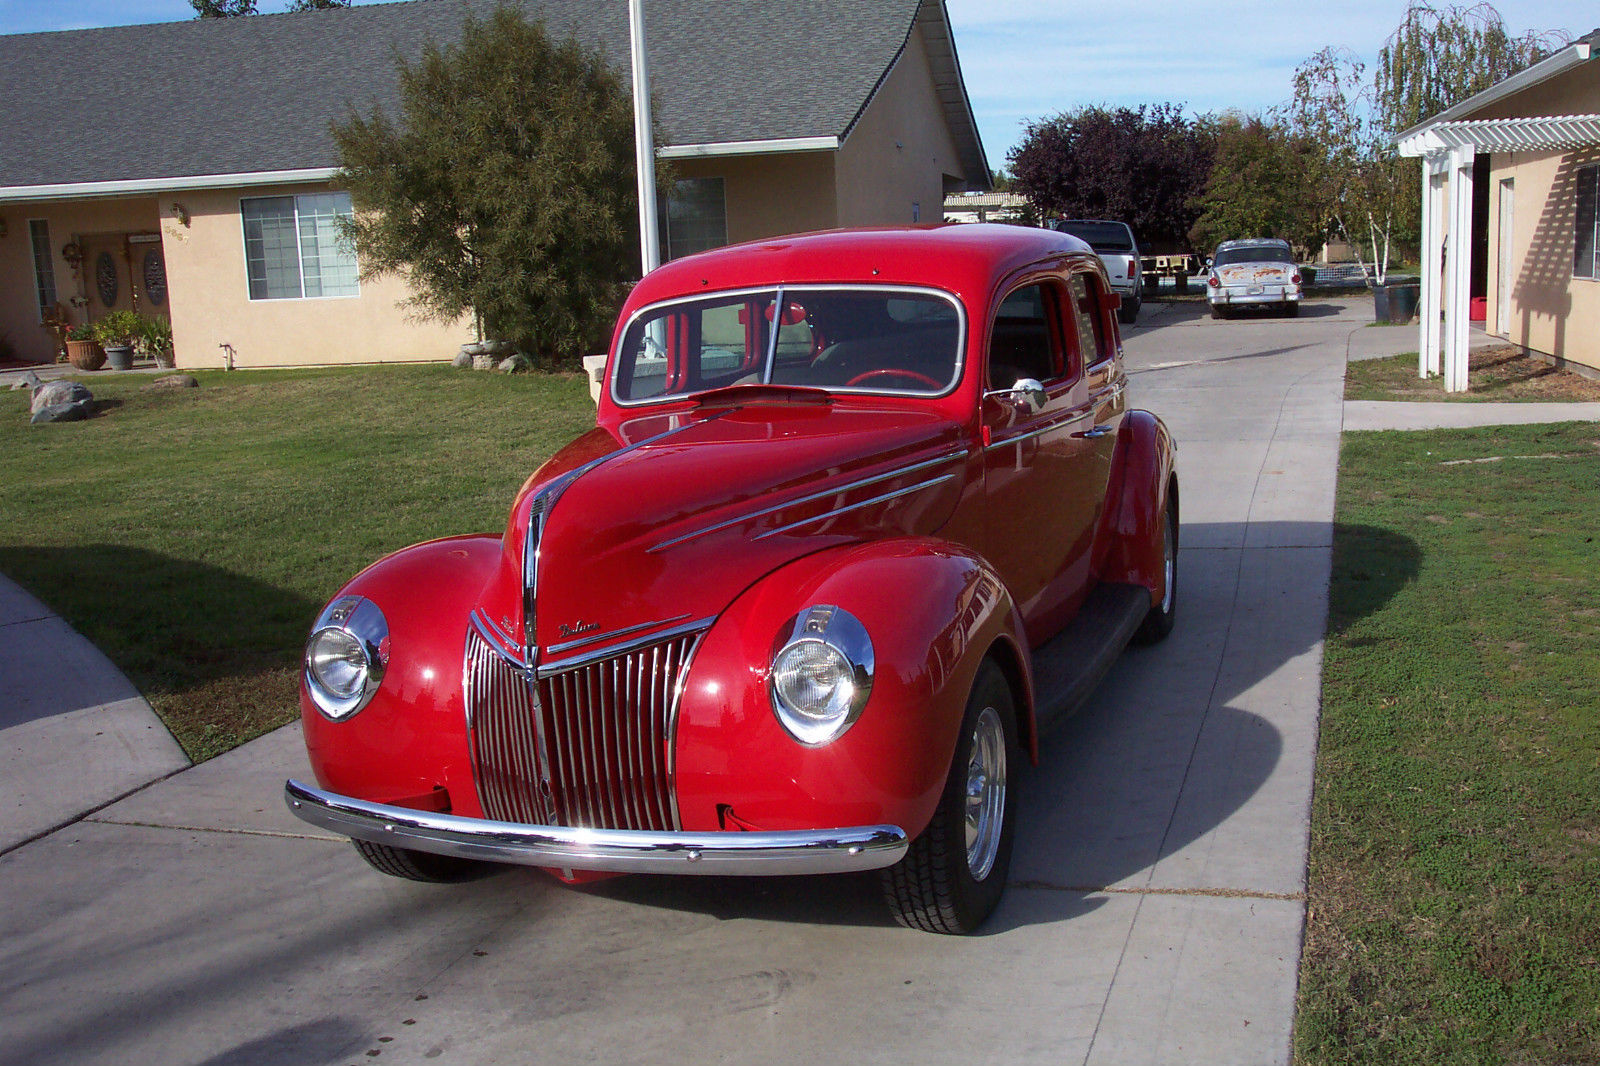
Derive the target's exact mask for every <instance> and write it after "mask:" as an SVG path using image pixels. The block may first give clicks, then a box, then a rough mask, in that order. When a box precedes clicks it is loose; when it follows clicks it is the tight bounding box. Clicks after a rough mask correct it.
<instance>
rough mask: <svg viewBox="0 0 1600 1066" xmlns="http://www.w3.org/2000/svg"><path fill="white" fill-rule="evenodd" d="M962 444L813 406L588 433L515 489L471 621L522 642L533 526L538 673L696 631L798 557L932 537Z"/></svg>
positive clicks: (905, 418) (945, 508)
mask: <svg viewBox="0 0 1600 1066" xmlns="http://www.w3.org/2000/svg"><path fill="white" fill-rule="evenodd" d="M963 440H964V435H963V433H962V431H961V427H960V426H959V425H958V424H956V423H954V422H952V421H950V420H949V419H948V418H946V417H943V416H941V415H938V414H936V413H931V412H918V411H910V412H908V411H905V410H888V409H869V408H861V407H845V406H834V405H832V404H825V403H824V404H786V403H781V402H773V403H753V404H750V405H748V406H738V405H735V406H728V407H724V408H721V409H718V410H711V411H696V412H690V413H687V414H678V415H674V416H671V417H660V416H657V417H649V418H644V419H638V420H634V421H632V422H628V423H624V424H623V425H622V426H620V427H619V428H618V431H617V432H616V433H615V434H614V433H612V432H611V431H609V430H606V429H596V430H593V431H591V432H590V433H588V434H585V435H584V436H583V437H580V438H579V439H578V440H576V441H574V442H573V443H572V444H571V445H569V446H568V447H567V448H565V449H563V450H562V451H561V452H560V453H558V454H557V455H556V456H554V457H553V458H552V459H551V460H550V462H549V463H547V464H545V466H544V467H542V468H541V469H540V471H539V472H538V473H536V474H535V475H534V476H533V477H532V478H530V479H529V482H528V484H527V485H525V486H524V488H523V491H522V493H521V494H520V495H519V497H518V500H517V502H516V504H515V505H514V507H513V509H512V514H511V521H510V523H509V525H508V528H507V531H506V536H505V539H504V541H503V544H502V566H501V568H500V572H499V574H498V576H497V578H496V579H495V582H494V583H493V584H492V585H491V587H490V588H489V589H487V590H486V591H485V596H484V597H483V601H482V603H481V605H480V615H481V616H483V617H485V618H488V619H492V620H494V621H495V622H496V623H497V624H499V625H501V626H503V628H504V630H505V632H506V633H507V634H508V635H512V636H513V637H514V638H516V642H517V643H519V644H521V643H526V635H527V629H526V624H525V619H524V617H523V613H522V611H523V607H524V605H525V604H526V603H527V602H528V600H527V597H526V596H525V595H524V575H525V567H524V561H525V551H526V547H527V545H528V544H529V540H530V538H529V537H528V527H529V523H530V522H533V523H534V524H535V526H536V527H537V535H536V536H535V537H534V538H533V540H535V541H536V542H537V546H536V549H535V551H536V557H535V559H536V565H535V566H534V567H533V568H532V569H533V570H534V572H535V573H534V580H533V584H534V597H533V602H534V603H535V604H536V607H535V611H534V614H535V622H534V631H535V636H536V642H537V644H538V647H539V648H540V661H541V663H542V664H548V663H550V662H551V661H553V660H560V659H563V658H566V657H583V656H588V655H592V654H596V653H597V652H603V651H604V649H606V648H608V647H610V646H611V645H613V644H616V643H619V642H631V641H634V640H647V639H649V637H650V636H651V635H652V634H654V633H657V632H666V631H669V630H672V629H674V628H677V627H679V626H683V625H686V624H690V623H697V622H701V621H703V620H706V619H710V618H712V617H714V616H716V615H717V614H718V613H720V612H721V611H722V610H723V609H724V608H725V607H726V606H727V605H728V604H729V603H730V602H731V601H732V599H733V598H734V597H735V596H737V595H738V594H739V593H740V592H742V591H743V590H744V589H746V588H748V587H749V586H750V585H751V584H753V583H754V582H755V581H757V580H758V579H760V578H761V577H762V576H764V575H765V574H768V573H770V572H772V571H773V570H774V569H776V568H777V567H779V566H781V565H783V564H784V563H786V562H788V561H790V560H792V559H795V558H798V557H800V556H801V555H805V554H808V553H810V552H814V551H817V550H820V549H822V548H826V547H830V546H833V545H838V544H846V543H851V542H854V541H859V540H863V539H866V538H877V537H883V536H892V535H898V534H928V533H933V532H935V531H937V530H938V529H939V527H940V526H942V525H943V524H944V522H945V520H946V519H947V518H948V517H949V515H950V513H951V512H952V511H953V510H954V508H955V505H956V502H957V501H958V500H959V498H960V494H961V488H962V484H963V482H964V479H965V470H966V463H967V461H968V453H967V449H966V446H965V444H964V443H963Z"/></svg>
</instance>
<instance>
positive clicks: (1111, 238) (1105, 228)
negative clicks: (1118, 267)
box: [1056, 220, 1133, 252]
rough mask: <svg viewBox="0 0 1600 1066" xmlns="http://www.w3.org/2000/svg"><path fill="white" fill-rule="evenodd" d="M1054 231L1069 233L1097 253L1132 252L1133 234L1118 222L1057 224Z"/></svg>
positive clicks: (1069, 222) (1068, 222)
mask: <svg viewBox="0 0 1600 1066" xmlns="http://www.w3.org/2000/svg"><path fill="white" fill-rule="evenodd" d="M1056 229H1057V230H1058V231H1060V232H1061V233H1070V234H1072V235H1073V236H1074V237H1076V238H1078V239H1079V240H1081V241H1083V242H1084V243H1085V244H1087V245H1088V246H1089V247H1091V248H1093V249H1094V250H1095V251H1097V252H1131V251H1133V233H1132V231H1130V230H1129V229H1128V227H1127V226H1124V225H1123V224H1122V223H1120V222H1073V221H1071V220H1068V221H1065V222H1057V223H1056Z"/></svg>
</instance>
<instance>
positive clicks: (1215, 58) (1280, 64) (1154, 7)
mask: <svg viewBox="0 0 1600 1066" xmlns="http://www.w3.org/2000/svg"><path fill="white" fill-rule="evenodd" d="M357 2H362V0H357ZM596 2H602V0H596ZM610 2H612V3H618V4H620V3H622V2H623V0H610ZM769 2H775V0H769ZM793 2H803V0H793ZM858 2H860V3H871V2H872V0H858ZM1463 2H1469V0H1463ZM259 6H260V9H261V11H263V12H272V11H282V10H284V9H285V8H287V7H288V6H289V5H288V0H260V3H259ZM946 6H947V7H948V9H949V12H950V19H951V22H952V23H953V24H954V26H955V33H956V48H957V50H958V51H959V53H960V55H961V67H962V71H963V73H964V74H965V76H966V81H967V93H968V95H969V96H970V97H971V99H972V107H973V111H974V112H975V113H976V115H977V118H978V126H979V128H980V129H981V131H982V134H983V142H984V148H985V150H986V151H987V152H988V155H989V165H990V166H991V167H996V168H998V167H1001V166H1003V165H1005V161H1006V154H1007V152H1008V151H1009V150H1010V148H1011V147H1012V146H1013V145H1015V144H1016V142H1017V141H1018V139H1019V138H1020V137H1021V135H1022V130H1023V126H1024V124H1025V123H1026V122H1027V121H1029V120H1032V119H1040V118H1046V117H1048V116H1050V115H1054V114H1056V113H1057V112H1059V111H1068V110H1071V109H1073V108H1075V107H1079V106H1082V105H1084V104H1110V105H1113V106H1120V105H1129V106H1132V105H1137V104H1141V103H1159V102H1165V101H1171V102H1173V103H1178V104H1182V105H1184V106H1185V107H1186V108H1187V109H1188V110H1189V111H1190V112H1192V113H1196V114H1198V113H1201V112H1207V111H1226V110H1230V109H1237V110H1241V111H1265V110H1267V109H1269V108H1272V107H1274V106H1276V105H1278V104H1281V103H1283V102H1285V101H1287V100H1288V98H1289V94H1290V91H1291V90H1290V78H1291V77H1292V75H1293V73H1294V68H1295V66H1296V65H1297V64H1298V63H1299V62H1300V61H1301V60H1303V59H1305V58H1306V57H1307V56H1309V55H1311V54H1312V53H1313V52H1316V51H1317V50H1318V49H1320V48H1322V47H1324V46H1325V45H1339V46H1342V47H1347V48H1349V49H1351V50H1352V51H1354V52H1355V53H1356V54H1357V55H1360V56H1362V57H1363V58H1364V59H1366V60H1367V61H1368V62H1369V63H1370V62H1371V61H1372V60H1373V59H1375V58H1376V57H1377V54H1378V49H1379V48H1381V47H1382V46H1383V41H1384V38H1385V37H1387V36H1388V35H1389V34H1390V33H1391V32H1393V30H1394V28H1395V26H1396V25H1397V24H1398V23H1399V21H1400V19H1401V17H1402V16H1403V15H1404V14H1405V8H1406V3H1405V0H1340V2H1339V3H1337V4H1319V3H1305V2H1300V3H1295V2H1285V0H1230V2H1218V0H1212V2H1210V3H1189V4H1184V5H1175V4H1150V3H1144V4H1130V3H1109V4H1105V3H1086V2H1067V0H946ZM1497 6H1498V7H1499V8H1500V10H1501V12H1502V14H1503V15H1504V16H1505V19H1506V24H1507V28H1509V29H1510V30H1511V31H1512V32H1513V33H1521V32H1523V31H1525V30H1529V29H1537V30H1550V29H1562V30H1566V31H1567V32H1568V33H1569V34H1571V35H1572V36H1574V37H1578V36H1582V35H1583V34H1585V33H1588V32H1589V31H1590V30H1592V29H1595V28H1596V27H1597V26H1600V7H1597V6H1596V5H1595V3H1594V0H1515V3H1510V2H1502V3H1500V4H1499V5H1497ZM193 13H194V10H193V8H191V7H190V6H189V3H188V0H0V33H30V32H34V31H39V30H66V29H80V28H84V27H89V26H116V25H124V24H130V23H139V22H169V21H174V20H177V19H184V18H189V17H191V16H192V15H193ZM0 76H3V75H0Z"/></svg>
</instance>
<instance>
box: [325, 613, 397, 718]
mask: <svg viewBox="0 0 1600 1066" xmlns="http://www.w3.org/2000/svg"><path fill="white" fill-rule="evenodd" d="M388 661H389V624H388V622H387V621H386V620H385V619H384V617H383V612H382V611H380V610H378V605H377V604H375V603H373V602H372V601H371V600H369V599H367V598H366V597H364V596H341V597H339V598H338V599H336V600H334V601H333V602H332V603H330V604H328V606H327V607H326V608H324V609H323V611H322V614H321V615H320V616H318V618H317V622H316V625H315V626H313V627H312V630H311V639H310V640H308V641H306V663H305V679H306V691H307V692H309V693H310V695H311V702H313V703H315V704H316V705H317V709H318V710H320V711H321V712H322V713H323V714H324V715H326V716H327V717H329V718H332V719H334V720H336V721H337V720H338V719H341V718H348V717H350V716H351V715H352V714H355V713H356V712H357V711H359V710H360V709H361V708H363V707H365V706H366V705H367V704H368V703H369V702H370V701H371V700H372V696H373V694H374V693H375V692H377V691H378V684H379V683H380V682H381V681H382V680H383V673H384V668H385V667H386V666H387V665H388Z"/></svg>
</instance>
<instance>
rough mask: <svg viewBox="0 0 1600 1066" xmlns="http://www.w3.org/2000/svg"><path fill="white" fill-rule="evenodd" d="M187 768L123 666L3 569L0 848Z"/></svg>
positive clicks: (0, 606)
mask: <svg viewBox="0 0 1600 1066" xmlns="http://www.w3.org/2000/svg"><path fill="white" fill-rule="evenodd" d="M188 765H189V760H188V759H187V758H185V757H184V754H183V751H182V749H180V748H179V747H178V744H177V742H176V741H175V740H173V739H172V734H171V733H168V732H167V727H166V726H164V725H162V724H161V720H160V719H159V718H157V717H156V715H155V712H154V711H152V710H151V709H150V704H149V703H147V702H146V701H145V699H144V697H143V696H141V695H139V693H138V692H137V691H136V690H135V689H134V687H133V685H132V684H131V683H129V681H128V679H127V678H125V677H123V676H122V673H121V671H119V670H118V669H117V668H116V667H115V666H113V665H112V664H111V662H110V660H108V659H107V658H106V657H105V656H104V655H102V654H101V653H100V651H99V649H97V648H96V647H95V646H94V645H92V644H90V643H89V642H88V641H87V640H85V639H84V638H83V637H81V636H80V635H78V633H77V632H76V631H75V630H73V628H72V627H71V626H69V625H67V624H66V623H65V622H63V621H62V620H61V619H60V618H58V617H57V616H56V615H55V614H54V613H53V612H52V611H51V610H50V609H49V608H48V607H46V606H45V605H44V604H42V603H40V602H39V601H38V600H36V599H34V598H33V597H32V596H31V595H29V594H28V593H27V592H26V591H24V590H23V589H22V588H21V587H20V586H18V585H17V584H16V583H15V582H13V581H11V580H10V579H8V578H6V577H4V576H3V575H0V775H3V777H0V779H3V780H4V781H5V782H6V799H5V803H4V805H3V806H0V853H4V852H6V851H9V850H11V849H12V848H15V847H17V846H18V845H19V844H22V843H24V842H25V841H28V840H31V839H33V838H35V837H38V836H40V835H41V834H44V833H48V832H49V831H50V830H52V829H56V828H59V827H61V826H64V825H67V824H70V823H72V822H75V821H77V820H78V819H80V818H82V817H83V816H84V815H85V814H88V813H89V812H91V811H94V810H97V809H99V808H101V807H104V806H105V805H106V804H108V803H111V802H113V801H115V800H117V799H120V798H121V797H123V796H126V795H128V794H129V793H130V792H133V791H134V790H136V789H139V788H142V787H143V786H145V785H148V784H150V783H151V782H152V781H156V780H159V779H161V778H163V777H165V776H167V775H168V774H171V773H174V772H176V771H178V770H181V769H183V768H184V767H185V766H188Z"/></svg>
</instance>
